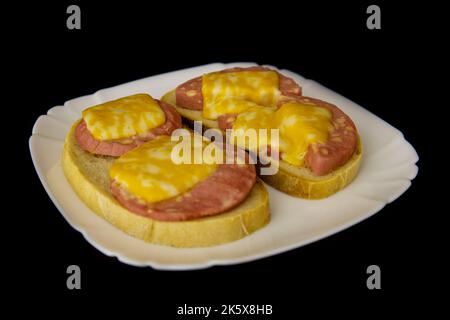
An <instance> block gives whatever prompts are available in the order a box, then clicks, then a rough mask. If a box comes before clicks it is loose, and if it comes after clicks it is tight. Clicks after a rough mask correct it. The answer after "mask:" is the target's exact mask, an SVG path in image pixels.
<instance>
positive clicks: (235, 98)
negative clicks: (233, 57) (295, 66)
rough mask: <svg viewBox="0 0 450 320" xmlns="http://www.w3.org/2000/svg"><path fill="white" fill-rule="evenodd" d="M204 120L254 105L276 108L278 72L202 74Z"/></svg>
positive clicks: (243, 109)
mask: <svg viewBox="0 0 450 320" xmlns="http://www.w3.org/2000/svg"><path fill="white" fill-rule="evenodd" d="M202 95H203V117H205V118H207V119H211V120H216V119H217V118H218V117H219V116H220V115H223V114H227V113H240V112H243V111H245V110H247V109H248V108H250V107H252V106H254V105H255V104H257V105H261V106H275V104H276V102H277V99H278V97H279V95H280V90H279V79H278V73H277V72H275V71H241V72H213V73H208V74H205V75H203V78H202Z"/></svg>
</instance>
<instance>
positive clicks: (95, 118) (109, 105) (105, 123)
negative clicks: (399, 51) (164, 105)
mask: <svg viewBox="0 0 450 320" xmlns="http://www.w3.org/2000/svg"><path fill="white" fill-rule="evenodd" d="M83 120H84V121H85V122H86V126H87V129H88V130H89V132H90V133H91V134H92V136H93V137H94V138H95V139H97V140H102V141H105V140H118V139H125V138H130V137H133V136H137V135H144V134H146V133H147V132H149V131H150V130H151V129H153V128H156V127H158V126H160V125H162V124H163V123H164V122H165V121H166V116H165V114H164V111H163V110H162V109H161V107H160V106H159V104H158V102H157V101H155V100H154V99H153V98H152V97H150V96H149V95H148V94H135V95H131V96H128V97H124V98H120V99H117V100H113V101H109V102H105V103H102V104H99V105H96V106H93V107H90V108H88V109H86V110H84V111H83Z"/></svg>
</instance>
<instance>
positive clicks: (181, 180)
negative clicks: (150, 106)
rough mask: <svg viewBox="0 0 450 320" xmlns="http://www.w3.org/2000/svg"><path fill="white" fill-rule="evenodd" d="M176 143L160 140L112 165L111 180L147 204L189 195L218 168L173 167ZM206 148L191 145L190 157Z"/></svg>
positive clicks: (175, 165) (209, 166)
mask: <svg viewBox="0 0 450 320" xmlns="http://www.w3.org/2000/svg"><path fill="white" fill-rule="evenodd" d="M178 143H180V142H177V141H171V138H170V137H169V136H159V137H157V138H156V139H154V140H151V141H149V142H146V143H144V144H142V145H140V146H139V147H137V148H136V149H133V150H132V151H130V152H127V153H125V154H124V155H122V156H121V157H120V158H118V159H117V160H115V161H114V163H113V164H112V166H111V168H110V171H109V175H110V178H111V179H112V180H116V181H117V182H118V184H119V186H123V187H125V188H126V190H127V191H128V192H129V193H130V194H132V195H133V196H135V197H137V198H138V199H142V200H145V201H147V202H157V201H162V200H165V199H169V198H172V197H175V196H177V195H179V194H181V193H183V192H186V191H188V190H189V189H190V188H192V187H193V186H194V185H195V184H196V183H198V182H200V181H202V180H203V179H205V178H206V177H207V176H209V175H210V174H211V173H212V172H214V170H215V169H216V166H217V165H216V164H214V163H213V164H207V163H205V162H200V163H199V164H184V163H181V164H175V163H174V161H172V157H171V154H172V150H173V148H174V147H175V145H177V144H178ZM206 146H207V143H206V142H203V143H200V145H198V146H196V145H194V143H192V144H190V147H191V155H192V157H194V155H195V154H198V152H196V150H195V148H199V149H202V150H203V149H204V148H205V147H206ZM202 150H200V152H201V151H202ZM197 151H199V150H197ZM191 163H194V161H192V162H191Z"/></svg>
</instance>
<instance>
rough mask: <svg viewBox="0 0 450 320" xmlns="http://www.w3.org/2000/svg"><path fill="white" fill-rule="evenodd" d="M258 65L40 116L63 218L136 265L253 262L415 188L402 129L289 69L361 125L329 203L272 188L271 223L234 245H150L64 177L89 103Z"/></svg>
mask: <svg viewBox="0 0 450 320" xmlns="http://www.w3.org/2000/svg"><path fill="white" fill-rule="evenodd" d="M251 65H254V64H253V63H231V64H221V63H215V64H209V65H204V66H200V67H195V68H190V69H185V70H180V71H175V72H170V73H165V74H162V75H158V76H152V77H148V78H145V79H141V80H136V81H133V82H129V83H126V84H123V85H119V86H116V87H113V88H108V89H104V90H100V91H98V92H96V93H95V94H92V95H88V96H84V97H80V98H77V99H73V100H70V101H68V102H66V103H65V104H64V106H57V107H54V108H51V109H50V110H49V111H48V112H47V115H43V116H40V117H39V118H38V119H37V121H36V123H35V125H34V127H33V134H32V136H31V138H30V151H31V157H32V159H33V163H34V166H35V168H36V171H37V173H38V175H39V178H40V180H41V182H42V184H43V185H44V188H45V190H46V191H47V193H48V195H49V196H50V198H51V199H52V201H53V202H54V204H55V205H56V207H57V208H58V209H59V211H60V212H61V214H62V215H63V216H64V218H65V219H66V220H67V221H68V222H69V224H70V225H71V226H72V227H74V228H75V229H76V230H78V231H80V232H81V233H82V234H83V236H84V237H85V238H86V240H87V241H88V242H89V243H91V244H92V245H93V246H94V247H95V248H97V249H98V250H100V251H101V252H103V253H104V254H106V255H108V256H115V257H117V258H118V259H119V260H120V261H122V262H124V263H127V264H131V265H135V266H151V267H153V268H156V269H166V270H189V269H199V268H205V267H209V266H213V265H226V264H235V263H242V262H246V261H252V260H255V259H260V258H264V257H268V256H271V255H275V254H278V253H281V252H284V251H287V250H291V249H294V248H298V247H300V246H303V245H305V244H308V243H311V242H313V241H317V240H319V239H322V238H324V237H327V236H329V235H331V234H334V233H336V232H338V231H341V230H344V229H346V228H348V227H350V226H352V225H354V224H356V223H358V222H360V221H362V220H364V219H366V218H368V217H370V216H371V215H373V214H375V213H376V212H378V211H379V210H381V209H382V208H383V207H384V206H385V205H386V204H387V203H389V202H391V201H393V200H395V199H396V198H397V197H399V196H400V195H401V194H402V193H403V192H405V191H406V189H408V187H409V186H410V185H411V180H412V179H414V177H415V176H416V174H417V170H418V169H417V166H416V165H415V163H416V162H417V160H418V156H417V153H416V151H415V150H414V148H413V147H412V146H411V145H410V144H409V143H408V142H407V141H406V140H405V139H404V138H403V134H402V133H401V132H400V131H399V130H397V129H395V128H394V127H392V126H391V125H389V124H388V123H386V122H385V121H383V120H382V119H380V118H378V117H377V116H375V115H374V114H372V113H370V112H369V111H367V110H365V109H364V108H362V107H360V106H358V105H357V104H355V103H353V102H351V101H349V100H348V99H346V98H344V97H342V96H340V95H338V94H336V93H334V92H333V91H331V90H329V89H327V88H325V87H323V86H322V85H320V84H318V83H317V82H314V81H311V80H307V79H305V78H303V77H301V76H299V75H298V74H295V73H293V72H290V71H288V70H280V71H281V72H282V73H283V74H285V75H287V76H290V77H292V78H294V79H295V80H297V81H298V82H299V83H300V84H301V86H302V87H303V92H304V94H305V95H307V96H312V97H316V98H319V99H323V100H326V101H329V102H331V103H334V104H336V105H338V106H339V107H340V108H341V109H342V110H343V111H344V112H345V113H347V114H348V115H349V116H350V117H351V118H352V119H353V121H354V122H355V124H356V126H357V127H358V130H359V133H360V136H361V138H362V141H363V144H364V157H363V161H362V164H361V169H360V172H359V174H358V176H357V177H356V179H355V180H354V181H353V183H351V184H350V185H349V186H348V187H346V188H345V189H344V190H342V191H340V192H338V193H337V194H335V195H333V196H331V197H329V198H327V199H324V200H318V201H317V200H316V201H314V200H312V201H311V200H302V199H298V198H294V197H291V196H288V195H286V194H283V193H281V192H279V191H277V190H275V189H273V188H271V187H268V190H269V193H270V207H271V213H272V220H271V222H270V223H269V224H268V225H267V226H266V227H265V228H263V229H262V230H259V231H257V232H255V233H254V234H252V235H250V236H248V237H246V238H244V239H242V240H238V241H235V242H232V243H228V244H225V245H220V246H215V247H210V248H194V249H178V248H172V247H165V246H159V245H152V244H147V243H145V242H143V241H141V240H138V239H135V238H133V237H131V236H128V235H127V234H125V233H123V232H122V231H120V230H119V229H116V228H115V227H113V226H112V225H110V224H109V223H108V222H106V221H105V220H103V219H101V218H100V217H98V216H97V215H95V214H94V213H93V212H92V211H91V210H90V209H89V208H87V207H86V206H85V205H84V203H83V202H82V201H81V200H80V199H79V198H78V197H77V195H76V194H75V192H74V191H73V190H72V188H71V187H70V185H69V183H68V182H67V180H66V179H65V177H64V174H63V171H62V168H61V164H60V156H61V153H62V148H63V141H64V138H65V136H66V134H67V132H68V130H69V128H70V126H71V124H72V123H73V122H74V121H75V120H77V119H78V118H80V117H81V111H82V110H83V109H84V108H86V107H89V106H92V105H95V104H99V103H102V102H105V101H108V100H112V99H116V98H119V97H123V96H127V95H130V94H134V93H139V92H146V93H149V94H150V95H152V96H153V97H156V98H159V97H161V96H162V95H163V94H164V93H165V92H167V91H169V90H171V89H173V88H174V87H175V86H177V85H178V84H180V83H182V82H184V81H186V80H189V79H191V78H194V77H196V76H199V75H201V74H203V73H206V72H211V71H216V70H220V69H224V68H228V67H235V66H251Z"/></svg>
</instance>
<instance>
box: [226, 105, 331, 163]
mask: <svg viewBox="0 0 450 320" xmlns="http://www.w3.org/2000/svg"><path fill="white" fill-rule="evenodd" d="M331 118H332V114H331V112H330V111H329V110H327V109H326V108H323V107H318V106H312V105H303V104H300V103H297V102H288V103H285V104H283V105H282V106H281V107H280V108H279V109H276V108H260V107H259V108H249V109H248V110H247V111H245V112H242V113H240V114H239V115H238V116H237V118H236V121H235V122H234V124H233V128H232V135H231V139H232V141H233V143H236V144H238V145H239V146H240V147H243V148H246V149H248V150H251V151H257V150H254V149H255V146H256V148H258V149H260V148H263V147H265V146H271V147H272V148H275V147H277V146H276V145H273V143H274V142H275V141H271V140H272V139H271V136H270V129H278V130H279V131H278V132H279V145H278V148H279V152H280V153H281V159H282V160H284V161H286V162H288V163H290V164H292V165H294V166H303V165H304V158H305V155H306V152H307V150H308V147H309V145H311V144H317V143H325V142H326V141H327V139H328V134H329V132H330V131H331V130H332V128H333V125H332V121H331ZM249 129H251V130H252V129H254V130H256V132H258V131H260V129H267V135H265V134H263V135H261V134H258V133H257V134H256V142H251V141H249V139H246V140H243V139H239V137H243V136H244V137H250V136H252V135H251V130H250V131H248V130H249ZM252 149H253V150H252Z"/></svg>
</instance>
